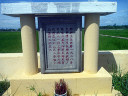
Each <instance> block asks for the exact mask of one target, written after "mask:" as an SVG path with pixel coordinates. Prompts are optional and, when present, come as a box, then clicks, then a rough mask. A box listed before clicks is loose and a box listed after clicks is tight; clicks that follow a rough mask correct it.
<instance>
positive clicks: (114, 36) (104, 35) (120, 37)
mask: <svg viewBox="0 0 128 96" xmlns="http://www.w3.org/2000/svg"><path fill="white" fill-rule="evenodd" d="M100 36H106V37H112V38H119V39H126V40H128V38H127V37H119V36H111V35H103V34H100Z"/></svg>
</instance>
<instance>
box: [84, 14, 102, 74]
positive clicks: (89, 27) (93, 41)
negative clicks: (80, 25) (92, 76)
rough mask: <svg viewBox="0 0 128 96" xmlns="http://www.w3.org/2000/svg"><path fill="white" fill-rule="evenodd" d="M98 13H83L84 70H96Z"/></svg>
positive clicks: (90, 71) (92, 71)
mask: <svg viewBox="0 0 128 96" xmlns="http://www.w3.org/2000/svg"><path fill="white" fill-rule="evenodd" d="M99 17H100V15H99V14H87V15H85V34H84V71H86V72H88V73H96V72H97V71H98V47H99Z"/></svg>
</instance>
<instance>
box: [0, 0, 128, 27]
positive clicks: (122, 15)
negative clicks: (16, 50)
mask: <svg viewBox="0 0 128 96" xmlns="http://www.w3.org/2000/svg"><path fill="white" fill-rule="evenodd" d="M8 1H11V2H15V1H36V2H37V1H38V2H39V1H45V2H48V1H49V2H50V1H52V2H55V1H58V2H59V1H61V2H62V1H63V2H68V1H70V2H72V1H73V2H75V1H76V0H3V2H5V3H6V2H8ZM80 1H87V0H77V2H80ZM98 1H116V2H117V12H116V13H113V14H110V15H107V16H100V26H106V25H114V24H116V25H128V0H98ZM1 2H2V1H1V0H0V3H1ZM0 12H1V5H0ZM82 18H83V17H82ZM82 21H84V19H83V20H82ZM37 22H38V21H37V18H36V27H37V26H38V25H37ZM83 26H84V22H82V27H83ZM1 28H4V29H6V28H7V29H9V28H14V29H18V28H20V18H19V17H10V16H6V15H2V14H1V13H0V29H1Z"/></svg>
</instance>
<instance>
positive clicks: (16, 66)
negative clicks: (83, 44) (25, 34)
mask: <svg viewBox="0 0 128 96" xmlns="http://www.w3.org/2000/svg"><path fill="white" fill-rule="evenodd" d="M82 54H83V53H82ZM112 66H114V68H119V66H120V69H121V70H122V73H125V72H128V50H115V51H100V52H99V60H98V68H99V69H100V68H101V67H104V68H105V69H106V70H107V71H108V72H112V70H113V69H112ZM38 68H39V70H40V56H39V53H38ZM0 74H2V75H3V76H5V77H8V79H11V77H13V76H16V75H24V74H25V73H24V67H23V54H22V53H1V54H0Z"/></svg>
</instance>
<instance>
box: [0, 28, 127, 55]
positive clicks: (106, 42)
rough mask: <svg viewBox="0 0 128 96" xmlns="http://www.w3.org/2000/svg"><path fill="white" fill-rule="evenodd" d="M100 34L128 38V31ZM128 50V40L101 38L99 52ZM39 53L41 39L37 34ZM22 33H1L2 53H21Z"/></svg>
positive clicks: (102, 32)
mask: <svg viewBox="0 0 128 96" xmlns="http://www.w3.org/2000/svg"><path fill="white" fill-rule="evenodd" d="M100 34H106V35H112V36H121V37H128V30H126V29H125V30H100ZM125 49H128V40H125V39H119V38H111V37H102V36H100V38H99V50H125ZM82 50H84V30H83V31H82ZM37 51H38V52H39V39H38V32H37ZM21 52H22V43H21V33H20V32H0V53H21Z"/></svg>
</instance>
